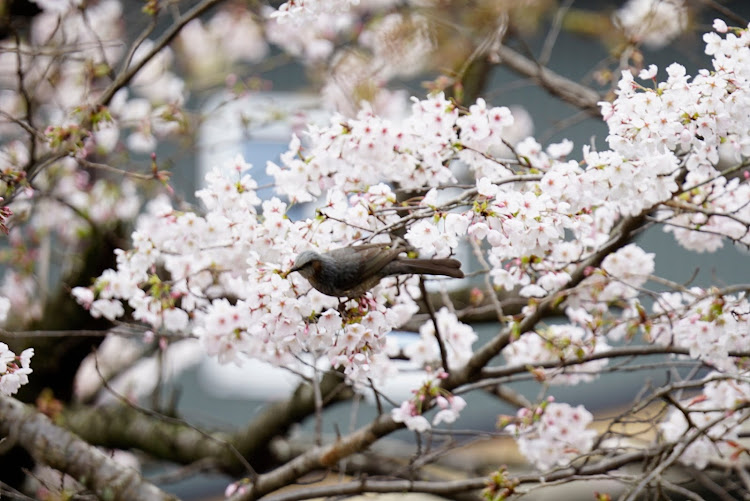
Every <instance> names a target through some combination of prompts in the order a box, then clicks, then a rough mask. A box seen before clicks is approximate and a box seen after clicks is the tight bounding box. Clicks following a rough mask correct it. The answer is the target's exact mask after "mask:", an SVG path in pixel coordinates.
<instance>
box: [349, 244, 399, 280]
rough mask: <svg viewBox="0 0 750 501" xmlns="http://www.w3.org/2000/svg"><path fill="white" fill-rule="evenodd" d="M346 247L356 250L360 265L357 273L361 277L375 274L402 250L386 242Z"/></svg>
mask: <svg viewBox="0 0 750 501" xmlns="http://www.w3.org/2000/svg"><path fill="white" fill-rule="evenodd" d="M348 249H350V250H353V251H356V252H357V254H358V255H359V258H360V259H359V262H360V266H361V267H360V269H359V275H360V277H362V278H369V277H372V276H374V275H376V274H377V273H378V272H380V270H382V269H383V267H384V266H385V265H387V264H388V263H390V262H391V261H393V260H394V259H396V257H398V255H399V254H401V253H402V252H403V249H400V248H399V247H397V246H395V247H394V246H391V244H386V243H380V244H364V245H354V246H352V247H349V248H348Z"/></svg>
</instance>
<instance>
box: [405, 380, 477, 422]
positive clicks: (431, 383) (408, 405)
mask: <svg viewBox="0 0 750 501" xmlns="http://www.w3.org/2000/svg"><path fill="white" fill-rule="evenodd" d="M447 376H448V375H447V374H446V373H445V372H442V371H438V372H437V373H435V374H433V373H432V372H428V373H427V377H426V379H425V380H424V382H423V383H422V386H420V387H419V388H418V389H416V390H412V392H413V393H414V397H413V398H411V399H409V400H404V401H403V402H402V403H401V406H400V407H396V408H394V409H393V410H391V417H392V418H393V420H394V421H396V422H397V423H404V424H405V425H406V427H407V428H408V429H410V430H413V431H416V432H419V433H421V432H423V431H426V430H429V429H430V427H431V425H430V421H428V420H427V418H426V417H425V416H424V415H423V413H424V412H425V411H426V410H427V409H429V408H430V407H432V406H433V405H437V407H438V408H439V409H440V410H439V411H438V412H437V413H435V416H434V417H433V418H432V426H437V425H439V424H440V423H453V422H455V421H456V419H458V417H459V415H460V413H461V411H462V410H463V409H464V407H466V401H465V400H464V399H463V398H461V397H459V396H458V395H452V394H450V393H449V392H447V391H446V390H443V389H441V388H439V387H438V385H437V384H436V383H437V382H438V381H439V380H440V379H444V378H446V377H447Z"/></svg>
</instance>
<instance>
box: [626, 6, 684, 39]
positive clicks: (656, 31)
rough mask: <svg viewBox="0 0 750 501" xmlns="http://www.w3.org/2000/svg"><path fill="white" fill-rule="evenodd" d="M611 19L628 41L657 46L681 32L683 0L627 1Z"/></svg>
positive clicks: (682, 25) (682, 29)
mask: <svg viewBox="0 0 750 501" xmlns="http://www.w3.org/2000/svg"><path fill="white" fill-rule="evenodd" d="M613 19H614V21H615V24H617V25H619V26H620V27H621V28H622V30H623V31H624V32H625V34H626V35H627V36H628V38H630V40H631V41H633V42H635V43H643V44H644V45H646V46H648V47H651V48H654V49H658V48H660V47H663V46H665V45H667V44H668V43H669V42H671V41H672V40H673V39H674V38H676V37H677V36H679V35H680V34H681V33H682V32H683V31H685V28H686V27H687V22H688V11H687V8H686V7H685V3H684V1H683V0H629V1H628V2H627V3H626V4H625V5H623V6H622V7H621V8H619V9H618V10H617V11H616V12H615V13H614V14H613Z"/></svg>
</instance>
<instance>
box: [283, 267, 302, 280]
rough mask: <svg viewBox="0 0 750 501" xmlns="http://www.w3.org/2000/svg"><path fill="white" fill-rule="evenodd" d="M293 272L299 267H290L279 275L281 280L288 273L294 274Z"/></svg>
mask: <svg viewBox="0 0 750 501" xmlns="http://www.w3.org/2000/svg"><path fill="white" fill-rule="evenodd" d="M295 271H299V266H292V267H291V268H289V269H288V270H286V271H285V272H283V273H282V274H281V278H286V277H287V276H289V274H290V273H294V272H295Z"/></svg>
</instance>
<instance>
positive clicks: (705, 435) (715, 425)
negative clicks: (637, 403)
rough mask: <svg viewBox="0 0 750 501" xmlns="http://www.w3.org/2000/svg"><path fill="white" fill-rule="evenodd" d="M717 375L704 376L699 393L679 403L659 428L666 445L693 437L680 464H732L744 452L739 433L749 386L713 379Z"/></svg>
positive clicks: (683, 453) (744, 419)
mask: <svg viewBox="0 0 750 501" xmlns="http://www.w3.org/2000/svg"><path fill="white" fill-rule="evenodd" d="M717 376H718V374H715V373H714V374H709V375H707V376H706V378H705V379H706V381H708V382H707V383H706V385H705V386H704V387H703V392H702V393H701V394H700V395H698V396H696V397H694V398H692V399H691V400H689V401H685V402H682V403H681V404H680V405H681V406H682V408H681V409H672V410H671V411H670V412H669V415H668V416H667V419H666V420H665V421H664V422H663V423H662V424H661V426H660V430H661V434H662V437H663V439H664V440H665V441H667V442H679V441H681V440H683V439H684V437H685V435H686V434H688V435H689V436H690V435H695V436H694V437H692V436H691V438H692V439H693V440H692V441H691V442H690V443H689V444H688V445H687V447H686V448H685V450H684V451H682V454H680V462H682V463H684V464H687V465H692V466H695V467H696V468H699V469H704V468H705V467H706V466H708V463H709V462H710V461H712V460H716V461H720V462H725V463H736V462H737V461H738V460H739V459H740V458H741V457H742V456H743V453H744V452H747V450H746V449H745V447H744V446H743V445H741V444H740V433H741V431H742V427H741V424H742V423H743V422H745V421H746V420H747V418H748V415H749V412H748V403H750V384H748V383H745V382H740V381H733V380H731V381H730V380H717V379H716V378H717ZM687 416H689V419H690V421H688V417H687Z"/></svg>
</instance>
